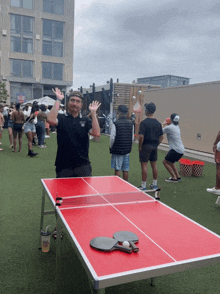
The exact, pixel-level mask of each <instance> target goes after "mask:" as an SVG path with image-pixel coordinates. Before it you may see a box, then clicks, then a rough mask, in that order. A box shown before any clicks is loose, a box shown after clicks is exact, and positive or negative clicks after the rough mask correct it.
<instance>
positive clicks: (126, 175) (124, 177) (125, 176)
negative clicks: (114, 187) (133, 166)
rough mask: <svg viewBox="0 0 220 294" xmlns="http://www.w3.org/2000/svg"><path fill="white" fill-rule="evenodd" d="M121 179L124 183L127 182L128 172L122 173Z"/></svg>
mask: <svg viewBox="0 0 220 294" xmlns="http://www.w3.org/2000/svg"><path fill="white" fill-rule="evenodd" d="M123 179H124V180H125V181H128V172H127V171H123Z"/></svg>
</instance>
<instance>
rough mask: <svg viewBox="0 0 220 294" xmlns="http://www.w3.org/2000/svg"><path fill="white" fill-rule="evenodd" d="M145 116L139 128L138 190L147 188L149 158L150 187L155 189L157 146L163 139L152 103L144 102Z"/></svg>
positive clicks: (160, 126) (154, 106)
mask: <svg viewBox="0 0 220 294" xmlns="http://www.w3.org/2000/svg"><path fill="white" fill-rule="evenodd" d="M144 107H145V114H146V116H147V118H146V119H144V120H143V121H142V122H141V123H140V128H139V159H140V162H141V170H142V183H141V186H140V187H139V189H140V190H142V191H146V190H147V187H146V185H147V163H148V161H149V160H150V164H151V168H152V171H153V184H152V185H150V187H151V188H153V189H157V188H158V187H157V173H158V172H157V147H158V145H159V144H160V143H161V142H162V140H163V130H162V125H161V123H160V122H159V121H158V120H157V119H156V118H155V117H154V112H155V111H156V105H155V104H154V103H152V102H151V103H146V104H144Z"/></svg>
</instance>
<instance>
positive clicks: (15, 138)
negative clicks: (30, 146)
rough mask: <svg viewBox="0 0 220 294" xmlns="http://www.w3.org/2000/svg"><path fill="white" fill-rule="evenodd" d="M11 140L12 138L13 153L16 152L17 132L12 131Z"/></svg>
mask: <svg viewBox="0 0 220 294" xmlns="http://www.w3.org/2000/svg"><path fill="white" fill-rule="evenodd" d="M13 138H14V140H13V141H14V152H16V150H17V132H16V131H15V130H13Z"/></svg>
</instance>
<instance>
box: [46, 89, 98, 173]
mask: <svg viewBox="0 0 220 294" xmlns="http://www.w3.org/2000/svg"><path fill="white" fill-rule="evenodd" d="M53 92H54V94H55V95H56V98H57V100H56V102H55V104H54V106H53V107H52V109H51V111H50V113H49V114H48V115H47V121H48V122H49V124H51V125H54V126H56V127H57V145H58V148H57V156H56V162H55V166H56V176H57V178H65V177H85V176H91V175H92V168H91V165H90V161H89V156H88V153H89V137H88V134H90V135H92V136H97V137H99V136H100V127H99V123H98V120H97V116H96V111H97V109H98V108H99V106H100V105H101V104H100V103H99V102H98V101H93V102H92V103H90V105H89V110H90V113H91V119H90V118H88V117H83V116H82V115H81V109H82V106H83V95H82V94H81V93H74V92H72V93H71V94H70V95H69V97H68V98H67V99H68V100H67V104H66V105H67V112H66V113H65V114H58V112H59V108H60V104H61V101H62V100H63V98H64V95H63V93H62V92H61V91H60V89H58V88H55V90H54V89H53Z"/></svg>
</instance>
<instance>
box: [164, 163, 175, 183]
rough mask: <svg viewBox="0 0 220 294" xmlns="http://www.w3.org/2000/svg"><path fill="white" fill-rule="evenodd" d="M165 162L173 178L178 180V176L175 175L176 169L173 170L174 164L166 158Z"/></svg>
mask: <svg viewBox="0 0 220 294" xmlns="http://www.w3.org/2000/svg"><path fill="white" fill-rule="evenodd" d="M163 164H164V166H165V168H166V169H167V170H168V172H169V173H170V175H171V177H172V179H174V180H177V176H176V175H175V173H174V170H173V165H174V164H173V163H172V162H170V161H167V160H166V159H164V160H163Z"/></svg>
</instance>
